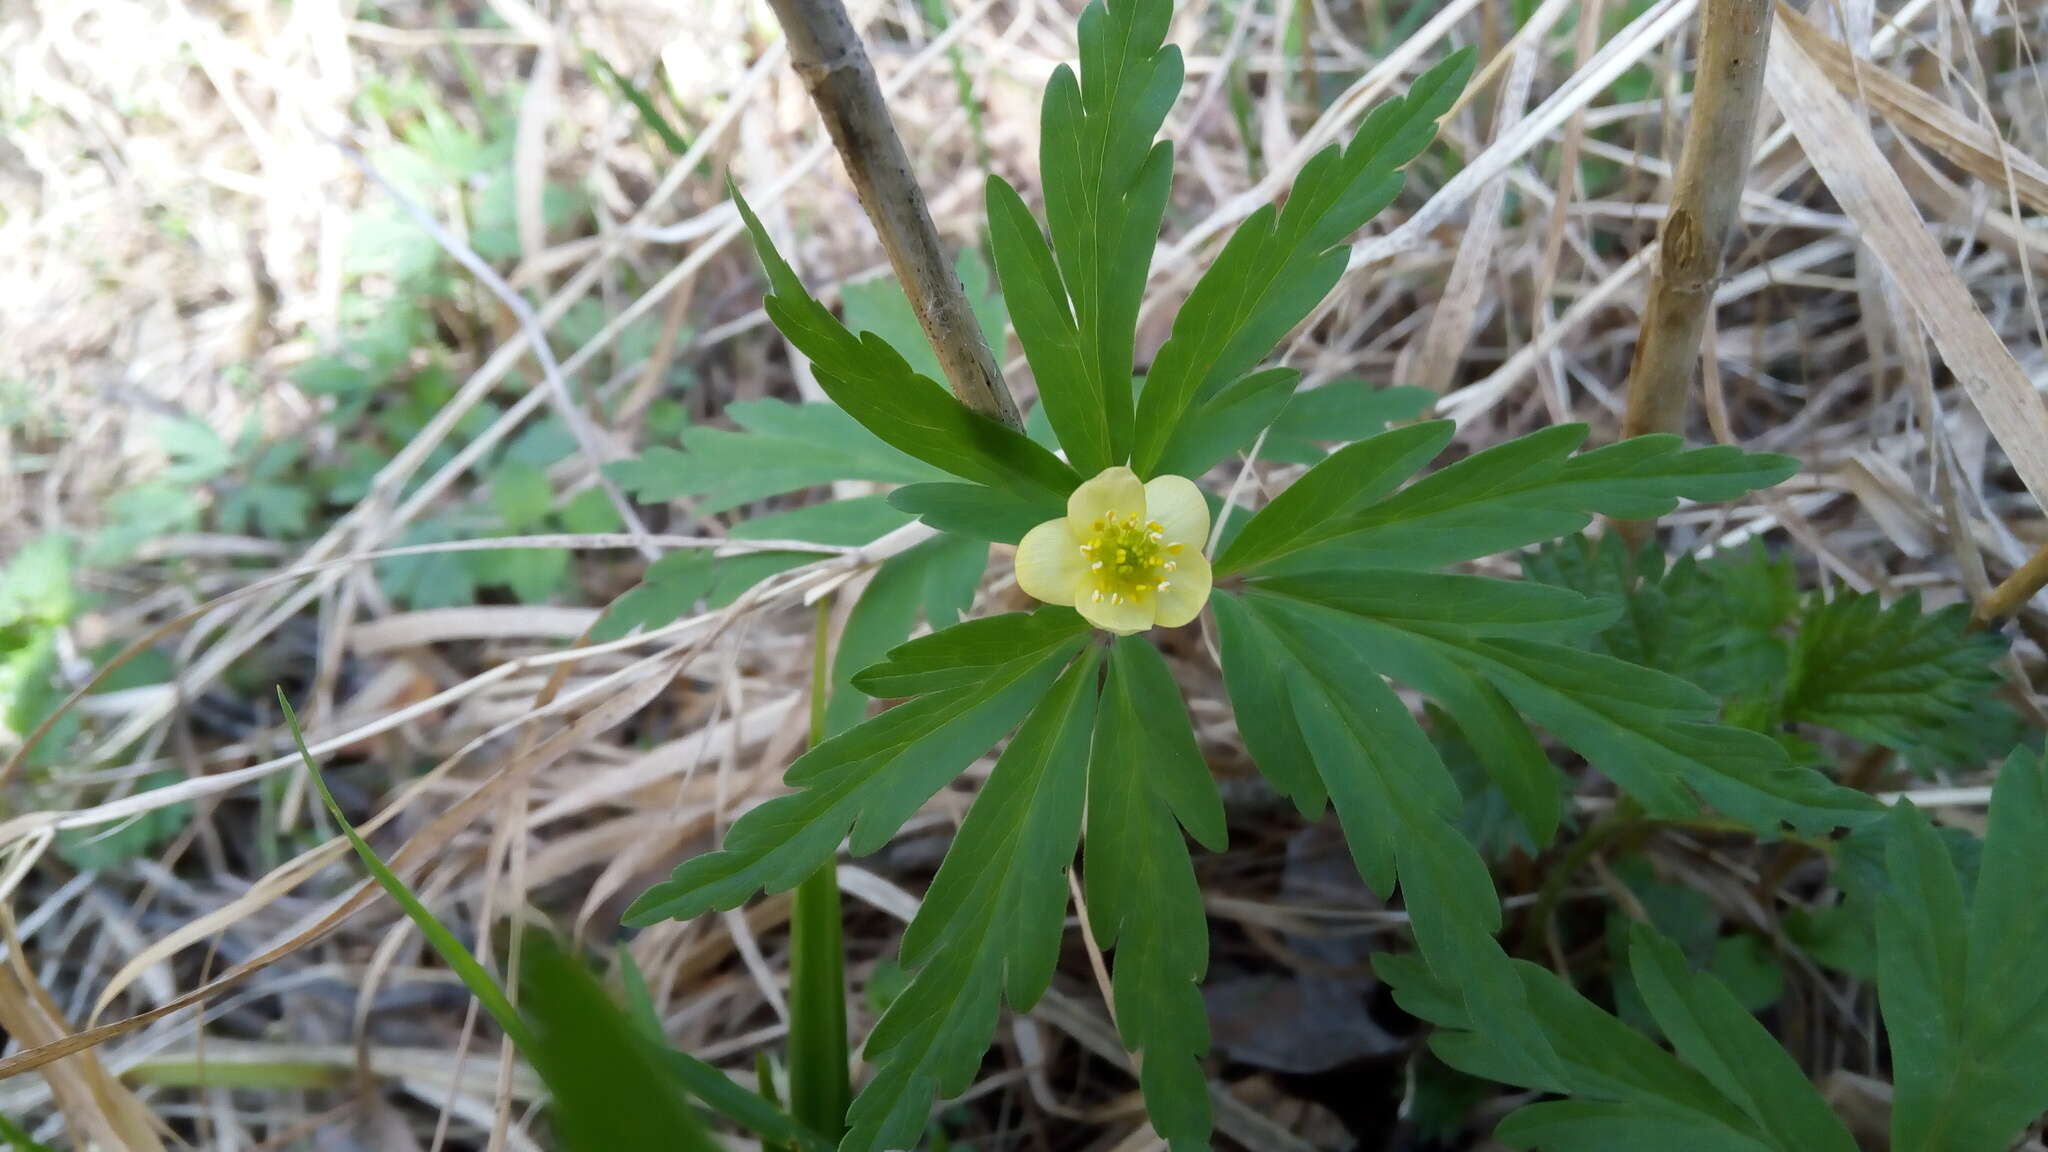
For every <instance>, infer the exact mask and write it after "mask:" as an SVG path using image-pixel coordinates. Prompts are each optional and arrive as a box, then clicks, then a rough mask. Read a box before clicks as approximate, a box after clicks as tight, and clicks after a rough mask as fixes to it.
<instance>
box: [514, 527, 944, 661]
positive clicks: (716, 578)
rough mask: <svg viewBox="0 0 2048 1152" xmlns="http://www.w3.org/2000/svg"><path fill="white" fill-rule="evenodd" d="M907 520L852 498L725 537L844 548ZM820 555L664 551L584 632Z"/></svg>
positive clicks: (658, 618) (648, 619)
mask: <svg viewBox="0 0 2048 1152" xmlns="http://www.w3.org/2000/svg"><path fill="white" fill-rule="evenodd" d="M908 522H909V518H908V517H906V516H905V515H904V514H902V513H901V512H898V511H897V510H896V509H895V508H893V507H891V506H890V505H889V502H888V501H887V500H886V499H884V498H883V497H880V496H855V497H851V498H849V499H846V500H833V501H829V502H827V503H823V504H807V505H804V506H803V507H801V508H792V509H789V510H788V511H785V512H773V513H770V514H768V515H766V516H758V517H755V518H754V519H752V520H745V521H742V522H740V523H738V524H735V525H733V527H732V530H731V532H730V533H729V535H730V536H731V537H732V538H733V539H735V540H802V541H805V542H807V543H812V544H834V545H845V546H851V545H856V544H866V543H868V542H870V541H872V540H875V539H878V538H879V537H881V536H882V535H883V534H884V533H887V532H889V531H890V530H891V529H895V528H900V527H902V526H903V525H904V524H906V523H908ZM485 555H489V553H485ZM821 555H822V554H821V553H817V552H805V551H799V550H796V549H788V550H783V549H775V550H772V551H770V550H764V551H759V552H740V553H735V554H733V555H730V556H718V555H716V554H715V553H714V552H713V551H712V550H710V549H706V548H691V549H683V550H679V551H675V552H671V553H669V554H668V555H666V556H663V557H662V558H661V559H659V560H656V561H655V562H654V563H652V564H650V565H648V566H647V570H646V571H645V572H643V573H641V577H640V583H638V584H636V585H634V586H633V587H631V588H628V589H627V590H626V591H624V592H622V593H620V594H619V596H618V597H617V598H616V599H614V600H613V601H612V602H611V604H610V605H609V606H608V607H607V608H606V609H605V612H604V617H603V619H601V620H599V621H598V623H597V625H596V626H595V627H594V628H592V629H591V638H592V639H593V640H597V641H600V642H602V641H607V640H616V639H618V638H619V637H622V636H625V635H626V634H627V633H629V632H631V631H633V629H635V628H649V629H653V628H659V627H662V626H663V625H666V624H669V623H672V622H674V621H676V620H678V619H681V618H682V617H684V616H688V615H691V614H693V613H694V612H696V611H697V606H698V604H699V603H702V604H703V605H705V606H706V607H707V608H713V609H716V608H723V607H725V606H726V605H727V604H730V603H732V602H733V601H734V600H737V599H738V598H739V596H740V594H741V593H743V592H745V591H746V590H747V589H749V588H752V587H753V586H754V585H756V584H758V583H760V582H761V581H763V580H766V579H767V578H768V577H770V576H773V575H776V574H777V573H780V572H787V571H789V570H790V569H792V568H796V567H798V566H800V565H803V564H808V563H810V562H812V561H814V560H817V559H819V558H820V556H821ZM906 563H909V562H908V561H906ZM980 577H981V570H980V568H978V567H977V568H976V569H975V570H974V571H973V573H972V574H971V575H965V576H963V577H960V579H964V581H965V584H966V595H968V596H969V597H971V596H972V595H973V586H974V585H975V584H976V583H978V582H979V580H980ZM955 587H956V589H957V587H958V585H957V584H956V585H955ZM907 635H909V628H908V627H907V626H906V627H905V628H904V630H903V633H902V634H901V635H898V636H895V637H894V638H893V639H892V640H890V642H889V643H890V644H894V643H896V642H900V641H901V640H902V639H903V636H907ZM887 646H888V645H884V647H885V648H886V647H887ZM871 654H873V653H871Z"/></svg>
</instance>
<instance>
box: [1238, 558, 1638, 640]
mask: <svg viewBox="0 0 2048 1152" xmlns="http://www.w3.org/2000/svg"><path fill="white" fill-rule="evenodd" d="M1254 587H1257V588H1259V589H1261V590H1263V591H1268V592H1273V593H1277V594H1279V595H1282V596H1288V597H1292V598H1293V599H1296V600H1305V601H1308V602H1309V603H1311V604H1321V605H1324V606H1325V607H1329V608H1334V609H1336V610H1337V611H1339V612H1347V613H1350V614H1352V615H1355V616H1369V617H1372V618H1373V619H1376V620H1384V621H1386V622H1387V623H1389V624H1393V625H1395V626H1397V627H1401V628H1406V629H1409V630H1411V631H1424V632H1428V633H1430V634H1432V635H1436V636H1444V637H1451V636H1456V637H1459V638H1461V639H1478V638H1479V637H1482V636H1518V637H1522V638H1524V639H1540V640H1549V639H1558V638H1563V637H1569V636H1577V635H1583V634H1585V633H1588V632H1597V631H1599V630H1600V629H1601V628H1603V627H1605V626H1607V625H1608V624H1609V623H1611V622H1612V621H1613V620H1614V617H1615V614H1616V612H1617V608H1616V606H1615V604H1614V602H1613V601H1611V600H1596V599H1593V598H1592V597H1589V596H1581V595H1579V594H1578V593H1577V592H1572V591H1569V590H1567V589H1563V588H1552V587H1547V586H1545V585H1542V584H1532V583H1529V582H1527V581H1517V580H1496V579H1493V578H1492V577H1488V576H1465V575H1457V574H1452V573H1438V572H1405V571H1402V570H1400V569H1397V568H1380V569H1373V568H1352V569H1347V570H1344V571H1339V572H1307V573H1302V574H1300V575H1296V576H1279V577H1274V578H1272V579H1268V580H1260V581H1258V582H1257V583H1256V584H1255V585H1254Z"/></svg>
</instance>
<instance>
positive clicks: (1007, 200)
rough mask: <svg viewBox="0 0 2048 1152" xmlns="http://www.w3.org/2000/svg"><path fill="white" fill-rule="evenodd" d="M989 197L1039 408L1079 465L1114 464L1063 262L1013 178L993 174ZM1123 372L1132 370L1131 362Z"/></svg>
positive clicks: (1087, 470)
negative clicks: (1056, 257)
mask: <svg viewBox="0 0 2048 1152" xmlns="http://www.w3.org/2000/svg"><path fill="white" fill-rule="evenodd" d="M987 199H988V229H989V248H990V250H991V251H993V252H994V253H995V258H996V272H997V274H998V275H1000V276H1001V277H1002V279H1003V293H1004V296H1005V298H1007V299H1008V300H1009V302H1010V311H1011V319H1012V321H1013V322H1014V323H1015V324H1016V326H1017V342H1018V343H1020V344H1022V345H1023V346H1024V357H1025V359H1026V360H1027V361H1029V362H1030V364H1031V375H1032V377H1033V378H1034V379H1036V380H1037V382H1038V401H1039V409H1040V411H1042V412H1043V413H1044V414H1045V417H1046V419H1047V421H1048V422H1049V423H1050V425H1051V427H1052V428H1053V429H1054V430H1055V433H1056V435H1057V437H1058V443H1059V444H1060V445H1061V446H1062V447H1064V448H1065V449H1066V450H1067V457H1068V459H1069V460H1070V461H1072V462H1073V465H1074V467H1075V468H1076V469H1077V470H1078V471H1080V472H1081V473H1083V474H1085V475H1090V476H1092V475H1094V474H1095V473H1097V472H1100V471H1102V470H1103V469H1104V468H1107V467H1109V466H1110V463H1111V450H1112V449H1111V444H1110V435H1109V419H1110V417H1109V411H1108V408H1107V407H1106V406H1105V404H1104V402H1103V395H1104V394H1103V391H1102V390H1101V389H1100V388H1099V387H1098V386H1097V380H1096V378H1095V377H1094V376H1092V375H1091V374H1090V367H1091V365H1092V363H1093V358H1092V357H1091V356H1090V355H1089V354H1088V351H1087V350H1084V349H1083V348H1082V346H1081V341H1082V337H1081V331H1080V329H1079V327H1078V326H1077V325H1076V322H1075V320H1074V309H1073V305H1072V303H1071V302H1070V301H1069V300H1068V299H1067V288H1066V284H1065V282H1064V281H1062V280H1061V279H1060V269H1059V265H1058V263H1056V262H1055V261H1054V260H1053V255H1052V248H1051V247H1050V246H1049V245H1047V244H1046V241H1045V234H1044V233H1042V232H1040V231H1039V230H1038V221H1037V220H1036V219H1035V218H1033V217H1032V215H1031V210H1030V209H1029V208H1026V207H1025V206H1024V200H1023V198H1022V197H1020V196H1018V195H1017V190H1016V189H1014V188H1012V187H1010V185H1009V182H1008V181H1005V180H1004V179H1003V178H1002V177H1001V176H997V175H995V174H993V173H991V174H990V175H989V178H988V193H987ZM1133 319H1135V317H1133ZM1123 374H1124V375H1125V376H1129V375H1130V371H1129V367H1128V365H1126V367H1125V369H1124V373H1123Z"/></svg>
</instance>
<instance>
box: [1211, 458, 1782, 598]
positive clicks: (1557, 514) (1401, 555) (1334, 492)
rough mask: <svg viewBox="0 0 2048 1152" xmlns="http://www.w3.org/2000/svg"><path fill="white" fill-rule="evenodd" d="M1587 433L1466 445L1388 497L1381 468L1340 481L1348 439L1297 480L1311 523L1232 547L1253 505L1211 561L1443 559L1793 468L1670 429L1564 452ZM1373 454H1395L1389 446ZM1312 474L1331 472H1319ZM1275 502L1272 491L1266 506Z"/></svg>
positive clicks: (1355, 563)
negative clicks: (1470, 449) (1313, 496)
mask: <svg viewBox="0 0 2048 1152" xmlns="http://www.w3.org/2000/svg"><path fill="white" fill-rule="evenodd" d="M1414 427H1416V428H1423V427H1429V425H1415V426H1414ZM1399 431H1402V432H1405V431H1408V429H1400V430H1399ZM1392 435H1395V433H1387V434H1385V435H1383V436H1380V437H1375V438H1374V439H1373V440H1368V441H1361V444H1374V443H1376V442H1378V441H1383V440H1386V438H1387V437H1388V436H1392ZM1585 436H1586V428H1585V426H1584V425H1581V424H1562V425H1558V426H1556V427H1552V428H1546V429H1543V430H1542V431H1540V432H1534V433H1531V434H1529V435H1527V436H1523V437H1521V438H1519V439H1516V440H1510V441H1508V442H1507V443H1505V444H1499V445H1496V446H1494V447H1492V448H1488V449H1486V450H1485V451H1483V452H1477V453H1474V454H1473V455H1471V456H1469V457H1466V458H1465V459H1463V460H1460V461H1458V462H1457V463H1455V464H1452V465H1450V466H1449V467H1447V468H1444V469H1442V470H1441V471H1438V472H1434V473H1432V474H1430V475H1428V476H1426V477H1424V478H1423V479H1421V480H1418V481H1416V482H1415V483H1413V484H1410V485H1409V486H1407V487H1406V488H1403V489H1401V490H1400V491H1398V492H1394V493H1393V494H1391V495H1387V494H1386V488H1385V487H1383V486H1382V485H1383V483H1384V481H1383V480H1382V478H1381V474H1380V473H1377V472H1372V473H1370V474H1369V479H1368V480H1366V481H1363V482H1346V481H1344V479H1343V477H1344V473H1345V471H1346V470H1364V467H1365V466H1364V465H1363V464H1362V463H1361V462H1359V461H1352V460H1348V459H1347V458H1346V456H1345V453H1346V452H1348V451H1350V449H1343V450H1340V451H1338V452H1335V453H1332V454H1331V456H1330V458H1329V459H1328V460H1325V461H1323V462H1322V463H1320V464H1318V465H1316V466H1315V467H1314V468H1311V469H1310V470H1309V471H1308V473H1307V474H1305V475H1304V476H1303V477H1302V478H1301V479H1300V480H1298V481H1296V482H1295V485H1294V487H1295V488H1299V487H1301V485H1303V484H1306V483H1310V482H1311V481H1314V482H1315V483H1316V484H1317V485H1318V489H1319V496H1320V498H1319V499H1318V500H1317V501H1316V503H1315V505H1314V507H1315V508H1316V509H1317V510H1318V514H1317V515H1316V516H1315V517H1314V518H1313V522H1312V523H1311V524H1310V525H1308V526H1307V527H1306V528H1302V527H1296V528H1294V529H1293V530H1292V531H1291V532H1290V533H1288V534H1287V537H1286V541H1285V546H1284V547H1274V546H1267V547H1265V548H1264V549H1262V550H1259V551H1250V552H1240V551H1239V549H1244V548H1247V545H1245V544H1244V543H1242V541H1243V540H1245V539H1246V538H1251V539H1254V540H1259V539H1263V535H1261V536H1254V535H1253V533H1254V531H1255V530H1258V521H1259V519H1260V518H1261V517H1263V516H1264V515H1265V514H1266V509H1261V510H1260V512H1259V514H1258V515H1257V516H1254V517H1253V518H1252V520H1251V521H1250V522H1249V523H1247V524H1246V525H1245V528H1244V535H1243V536H1241V537H1240V538H1239V539H1240V543H1239V544H1238V545H1236V546H1235V547H1234V548H1233V549H1232V550H1231V551H1229V552H1226V553H1225V554H1224V556H1223V557H1221V558H1220V560H1219V562H1218V565H1217V570H1218V572H1219V573H1221V572H1223V571H1227V570H1240V569H1253V568H1258V569H1261V570H1263V571H1266V572H1280V571H1294V572H1302V571H1318V570H1332V571H1334V570H1341V569H1345V568H1352V567H1374V568H1440V567H1443V566H1444V565H1447V564H1456V563H1460V562H1463V561H1466V560H1474V559H1478V558H1479V557H1482V556H1492V555H1495V554H1497V553H1501V552H1508V551H1513V550H1514V549H1517V548H1522V547H1526V546H1528V545H1530V544H1534V543H1537V542H1539V541H1544V540H1550V539H1553V538H1555V537H1558V536H1563V535H1567V534H1569V533H1572V532H1576V531H1578V530H1580V529H1581V528H1584V527H1585V526H1586V525H1587V524H1588V523H1590V522H1591V520H1592V518H1593V516H1594V515H1596V514H1598V515H1606V516H1614V517H1622V518H1629V519H1646V518H1652V517H1656V516H1662V515H1664V514H1665V513H1667V512H1669V511H1671V509H1672V508H1674V507H1675V506H1676V505H1677V503H1678V501H1679V500H1680V499H1687V500H1703V501H1712V500H1731V499H1734V498H1736V497H1738V496H1741V495H1743V494H1744V493H1747V492H1749V491H1751V490H1753V489H1757V488H1767V487H1769V486H1771V485H1772V484H1776V483H1778V482H1779V481H1780V480H1783V479H1784V478H1785V477H1787V476H1789V475H1791V474H1792V473H1793V472H1794V471H1796V470H1797V469H1798V461H1796V460H1793V459H1792V458H1791V457H1789V456H1778V455H1772V454H1769V453H1746V452H1743V451H1741V450H1739V449H1735V448H1728V447H1723V446H1716V447H1711V448H1691V449H1688V448H1686V447H1684V444H1683V442H1682V441H1680V440H1679V438H1678V437H1676V436H1638V437H1636V438H1635V439H1633V440H1623V441H1621V442H1619V443H1615V444H1610V445H1608V446H1606V447H1604V448H1598V449H1595V450H1593V451H1590V452H1586V453H1582V454H1580V455H1577V456H1574V455H1572V451H1573V450H1574V449H1575V448H1577V447H1578V446H1579V445H1580V444H1581V443H1582V442H1583V441H1584V440H1585ZM1353 447H1358V445H1354V446H1353ZM1375 452H1377V453H1387V454H1389V455H1391V454H1392V453H1391V450H1390V448H1386V447H1382V448H1378V449H1376V450H1375ZM1361 454H1362V455H1363V454H1364V453H1361ZM1423 462H1425V461H1416V462H1413V463H1410V462H1409V461H1408V460H1407V459H1406V458H1405V457H1404V458H1403V459H1402V462H1401V463H1402V467H1404V468H1406V469H1407V470H1408V471H1409V472H1412V471H1413V470H1414V469H1415V468H1418V467H1420V466H1421V463H1423ZM1318 473H1324V474H1326V475H1329V476H1331V477H1332V479H1331V480H1330V481H1323V480H1319V479H1317V474H1318ZM1292 491H1293V489H1289V493H1291V492H1292ZM1278 505H1280V500H1279V499H1278V498H1275V500H1274V501H1273V503H1272V504H1271V505H1268V508H1272V507H1274V506H1278ZM1338 510H1341V511H1338ZM1299 518H1300V511H1299V509H1298V508H1296V509H1292V510H1289V511H1288V512H1287V513H1286V514H1285V515H1284V516H1283V517H1282V519H1283V520H1285V521H1288V522H1289V523H1293V522H1294V521H1296V520H1298V519H1299Z"/></svg>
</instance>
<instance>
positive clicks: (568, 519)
mask: <svg viewBox="0 0 2048 1152" xmlns="http://www.w3.org/2000/svg"><path fill="white" fill-rule="evenodd" d="M625 527H626V524H625V521H623V520H621V519H619V510H618V508H617V506H615V505H614V504H613V503H612V498H611V497H610V496H609V495H607V494H606V492H605V490H604V489H603V488H600V487H590V488H585V489H584V490H583V491H581V492H578V493H577V494H575V495H574V496H571V497H569V502H568V503H567V504H564V505H562V528H563V530H564V531H567V532H575V533H578V534H581V535H596V534H598V533H602V532H621V531H624V530H625Z"/></svg>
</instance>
